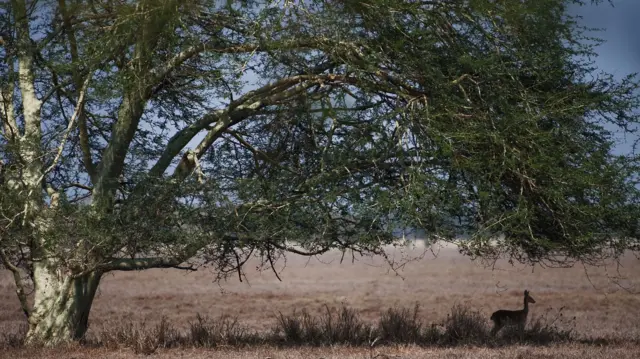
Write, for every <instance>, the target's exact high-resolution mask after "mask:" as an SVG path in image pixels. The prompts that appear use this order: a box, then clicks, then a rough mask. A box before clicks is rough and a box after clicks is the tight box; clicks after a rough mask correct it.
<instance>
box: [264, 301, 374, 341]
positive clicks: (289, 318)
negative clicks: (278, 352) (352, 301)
mask: <svg viewBox="0 0 640 359" xmlns="http://www.w3.org/2000/svg"><path fill="white" fill-rule="evenodd" d="M334 313H335V314H334ZM370 332H371V329H370V328H369V327H368V326H366V325H365V324H364V323H363V321H362V320H361V319H359V318H358V315H357V313H356V312H355V311H354V310H352V309H349V308H347V307H345V306H343V307H342V308H340V309H339V310H336V311H333V310H331V309H330V308H329V307H328V306H325V311H324V312H323V314H321V315H319V316H317V317H315V316H312V315H310V314H309V313H308V312H307V311H305V310H303V311H301V312H296V311H294V312H293V313H292V314H289V315H286V314H283V313H282V312H279V313H278V316H277V321H276V325H275V326H274V328H273V337H274V338H279V339H280V340H281V342H282V343H283V344H285V345H333V344H349V345H362V344H363V343H365V342H366V341H367V339H368V338H369V336H370V334H369V333H370ZM276 340H277V339H276Z"/></svg>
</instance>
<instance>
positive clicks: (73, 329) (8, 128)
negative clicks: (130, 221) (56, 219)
mask: <svg viewBox="0 0 640 359" xmlns="http://www.w3.org/2000/svg"><path fill="white" fill-rule="evenodd" d="M12 7H13V10H14V15H15V24H16V34H17V38H16V44H15V45H16V46H15V48H16V49H18V51H17V53H16V56H17V57H16V58H17V62H18V79H17V80H18V88H19V90H20V98H21V100H22V115H23V122H24V132H23V133H22V134H20V133H18V131H17V126H16V125H15V120H14V115H13V111H15V109H14V108H13V107H12V106H11V100H12V98H13V94H12V91H13V89H11V88H10V87H7V88H6V89H5V90H3V94H2V95H3V105H4V106H3V120H4V121H3V122H4V123H3V125H4V126H3V127H4V131H5V135H6V134H8V135H9V136H10V139H11V140H12V141H13V142H14V144H15V146H14V147H13V148H14V150H15V153H16V154H17V155H18V157H19V161H18V162H19V163H18V165H20V166H21V171H19V172H20V175H21V178H20V179H21V180H20V181H16V185H15V186H13V187H12V190H14V191H20V192H22V194H23V198H24V202H23V205H24V210H23V211H22V214H21V220H22V222H23V225H24V226H25V227H26V228H30V230H31V231H32V237H33V240H32V241H31V242H30V248H29V250H30V256H31V259H32V261H33V264H32V268H31V269H32V272H33V277H32V279H33V285H34V304H33V309H32V310H28V308H23V309H24V311H25V314H26V315H28V317H29V318H28V321H29V330H28V332H27V337H26V341H27V343H36V342H41V343H45V344H53V343H56V342H58V341H66V340H68V339H69V338H81V337H82V336H83V335H84V334H85V332H86V329H87V323H88V315H89V310H90V308H91V303H92V301H93V297H94V295H95V292H96V289H97V287H98V283H99V281H100V276H101V275H100V273H99V272H90V273H86V274H82V275H73V274H72V273H71V272H70V271H69V270H66V269H64V268H65V267H64V264H63V263H62V262H61V261H60V260H59V259H58V258H57V257H56V256H55V255H54V253H53V251H51V250H50V249H49V248H51V247H53V248H55V244H52V243H49V241H48V238H49V236H48V234H49V233H48V229H49V227H50V225H51V222H50V220H51V219H50V217H49V214H50V213H51V211H53V210H55V208H52V207H54V206H55V204H56V201H54V200H53V197H52V202H51V206H50V207H49V208H47V206H45V203H44V199H43V191H42V185H43V180H44V178H45V175H46V171H47V170H45V169H44V168H43V162H42V147H41V146H42V143H41V140H42V129H41V114H40V111H41V106H42V102H41V100H40V99H38V96H37V94H36V89H35V85H34V84H35V75H34V74H35V73H34V67H33V58H34V50H33V44H32V42H31V38H30V33H29V21H28V12H27V6H26V3H25V1H24V0H13V1H12ZM85 90H86V82H85V84H84V86H83V88H82V89H81V90H80V95H79V96H80V98H79V101H78V106H79V108H77V109H76V111H75V113H74V116H73V118H72V122H71V123H70V124H69V129H68V130H67V131H66V134H65V136H68V135H69V132H70V130H71V126H72V125H73V123H74V121H75V119H76V118H77V117H78V114H79V113H78V112H79V110H80V107H81V106H82V103H83V96H84V91H85ZM65 140H66V137H65V139H63V140H62V144H61V145H60V146H64V143H65ZM59 150H60V149H59ZM60 154H61V151H58V153H57V156H56V158H55V159H54V164H52V165H51V166H50V168H53V166H54V165H55V161H57V160H58V159H59V157H60ZM3 262H5V263H6V265H7V266H8V267H9V268H10V269H11V267H12V265H11V263H9V259H8V257H7V256H6V255H4V253H3ZM14 267H15V266H14ZM14 269H16V271H17V268H14ZM14 276H18V278H19V274H18V273H17V272H15V273H14ZM16 285H17V286H18V293H19V294H20V293H23V292H24V284H23V283H22V281H19V280H16Z"/></svg>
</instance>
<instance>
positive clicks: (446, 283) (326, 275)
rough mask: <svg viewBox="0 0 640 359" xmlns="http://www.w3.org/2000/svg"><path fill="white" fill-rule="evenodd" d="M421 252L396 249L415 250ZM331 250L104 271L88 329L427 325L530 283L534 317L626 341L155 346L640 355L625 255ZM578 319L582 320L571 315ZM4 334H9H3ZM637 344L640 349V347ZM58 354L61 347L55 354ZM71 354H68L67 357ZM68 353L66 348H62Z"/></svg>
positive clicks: (0, 288)
mask: <svg viewBox="0 0 640 359" xmlns="http://www.w3.org/2000/svg"><path fill="white" fill-rule="evenodd" d="M423 251H424V248H420V247H418V248H414V249H411V250H404V251H403V253H400V252H399V251H397V250H396V251H394V252H390V253H391V255H394V256H395V258H396V259H399V258H400V257H401V256H405V257H406V256H410V257H417V256H418V255H419V254H421V253H422V252H423ZM339 261H340V255H339V254H337V253H331V254H327V255H324V256H322V257H320V258H312V259H308V258H302V257H294V256H290V257H289V258H288V260H287V262H286V263H284V262H280V267H279V268H278V269H282V267H283V266H284V267H285V268H284V270H283V271H282V272H281V273H280V275H281V278H282V282H279V281H278V279H277V278H276V277H275V275H274V274H273V273H272V272H271V271H263V272H260V271H259V270H257V268H256V266H255V264H254V265H252V266H249V267H247V271H246V272H247V278H246V280H243V282H240V281H238V278H237V277H236V278H231V279H230V280H229V281H227V282H224V283H220V284H218V283H214V282H213V281H212V279H213V274H212V273H211V272H210V271H209V270H206V269H205V270H200V271H198V272H185V271H179V270H150V271H143V272H126V273H115V274H110V275H108V276H106V277H105V278H104V280H103V282H102V284H101V287H100V289H99V292H98V294H97V297H96V300H95V304H94V308H93V311H92V313H91V319H90V323H91V324H90V325H91V326H90V330H89V331H90V333H91V332H93V333H97V332H99V331H101V330H108V329H109V328H112V327H114V326H118V325H121V324H122V323H125V322H133V323H142V322H146V323H147V324H149V325H154V324H156V323H158V322H159V321H160V320H161V318H162V317H166V318H167V319H168V320H169V322H171V323H172V324H173V325H175V326H176V327H178V328H184V327H187V326H188V323H189V322H193V321H194V320H195V318H196V315H197V314H201V315H205V316H209V317H214V318H215V317H219V316H220V315H223V314H227V315H232V316H237V317H238V319H239V321H240V322H241V323H243V324H244V325H246V326H248V327H250V328H252V329H255V330H260V331H265V330H270V329H271V328H273V326H274V322H275V317H276V315H277V314H278V312H283V313H290V312H292V311H293V310H294V309H298V310H301V309H306V310H308V311H310V312H311V313H314V312H320V311H322V310H324V306H325V305H328V306H341V305H346V306H348V307H349V308H352V309H354V310H356V311H357V312H358V313H359V314H360V315H361V317H362V318H363V319H365V320H376V319H377V318H378V317H379V315H380V312H381V311H383V310H385V309H387V308H389V307H413V306H414V305H415V304H416V303H417V304H419V305H420V316H421V317H422V319H423V320H424V321H425V322H426V323H432V322H439V321H441V320H442V319H444V318H446V316H447V313H449V312H450V310H451V307H452V306H453V305H454V304H463V305H467V306H469V307H471V308H473V309H476V310H479V311H480V312H481V313H483V314H485V315H486V318H487V322H489V319H488V318H489V316H490V315H491V312H493V311H494V310H497V309H519V308H521V307H522V296H523V291H524V290H525V289H528V290H529V291H530V292H531V296H532V297H533V298H535V300H536V304H532V305H531V307H530V316H532V317H536V316H541V315H553V314H554V313H557V311H558V310H560V308H563V310H562V313H563V317H562V318H561V322H562V323H561V325H567V326H572V327H575V330H576V332H577V333H578V334H579V336H581V337H583V338H613V339H619V340H618V343H617V344H609V345H606V346H597V345H594V344H580V343H571V344H563V345H552V346H546V347H529V346H509V347H503V348H499V349H494V348H482V347H480V348H451V349H444V348H418V347H411V346H408V347H407V346H402V347H376V348H374V351H370V350H369V349H366V348H333V349H328V348H325V349H314V348H305V349H275V348H271V347H256V348H247V349H233V348H226V349H225V348H218V349H215V350H213V351H210V350H204V349H184V350H183V349H167V350H159V351H158V352H156V353H155V355H156V356H157V357H159V358H165V357H166V358H172V357H181V358H205V357H207V358H254V357H255V358H258V357H260V358H266V357H272V358H298V357H305V358H321V357H323V358H368V357H371V356H375V355H377V354H385V355H388V356H389V357H394V356H395V357H401V358H426V357H434V356H435V357H443V358H467V357H469V358H472V357H473V358H494V357H495V358H498V357H522V358H552V357H556V356H558V355H561V356H562V357H567V358H581V359H587V358H600V357H616V358H619V359H622V358H635V357H640V346H638V345H637V343H638V342H639V341H640V320H639V315H640V295H638V294H636V293H637V292H638V291H640V276H639V275H638V274H640V260H638V259H636V258H635V257H633V256H626V257H625V258H623V259H622V261H621V263H620V266H616V265H613V264H612V265H609V266H608V267H606V268H594V267H584V266H582V265H576V266H574V267H572V268H562V269H559V268H553V269H549V268H545V269H542V268H540V267H534V268H532V267H530V266H529V267H527V266H522V265H515V266H512V265H511V264H509V263H507V262H506V261H505V262H498V263H497V264H496V265H495V266H492V267H486V266H485V265H484V264H483V263H480V262H474V261H471V260H470V259H468V258H466V257H463V256H462V255H460V254H458V252H457V250H456V249H455V248H451V247H442V248H440V247H437V248H435V249H434V253H431V252H427V254H426V255H425V257H424V258H422V259H419V260H416V261H412V262H409V263H408V264H407V265H406V266H404V267H403V268H402V270H400V271H398V273H394V272H393V271H390V270H389V267H388V266H387V265H386V264H385V263H384V262H383V261H382V260H381V259H380V258H375V259H370V258H359V257H356V261H355V262H352V261H351V257H350V256H347V257H346V258H345V260H344V261H343V263H339ZM14 288H15V287H14V285H13V283H12V278H11V276H10V275H9V274H8V273H1V272H0V333H9V332H14V331H15V330H16V328H18V327H19V326H21V325H24V317H23V315H22V312H21V311H20V309H19V304H18V300H17V298H16V296H15V289H14ZM574 317H575V319H574ZM0 339H1V338H0ZM634 343H635V344H634ZM59 350H61V349H59ZM67 350H68V351H71V352H72V354H73V357H74V358H89V357H92V356H96V355H97V356H99V357H105V358H107V357H108V358H129V357H133V356H135V355H136V354H135V353H133V352H132V351H131V350H127V349H118V350H108V349H105V348H86V347H83V348H69V349H67ZM59 354H60V353H57V352H56V351H55V350H53V351H44V352H42V351H37V350H35V349H30V350H27V349H12V350H9V351H3V352H2V353H0V357H2V356H3V355H9V356H10V357H12V358H28V357H42V358H47V357H51V358H53V357H58V356H59ZM67 354H69V353H67ZM65 355H66V354H65Z"/></svg>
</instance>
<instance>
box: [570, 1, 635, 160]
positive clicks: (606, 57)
mask: <svg viewBox="0 0 640 359" xmlns="http://www.w3.org/2000/svg"><path fill="white" fill-rule="evenodd" d="M612 3H613V6H612V5H611V4H609V3H607V2H606V1H605V2H603V3H601V4H599V5H587V6H581V7H576V8H574V9H572V13H573V14H576V15H580V16H582V17H583V19H582V23H583V24H584V25H586V26H588V27H592V28H600V29H603V31H599V32H596V33H593V34H594V35H596V36H597V37H599V38H601V39H603V40H605V41H606V42H605V43H604V44H602V45H600V46H599V47H598V48H597V52H598V57H597V58H595V62H596V65H597V66H598V68H599V69H600V70H603V71H605V72H608V73H610V74H612V75H614V76H616V77H617V78H622V77H624V76H626V75H628V74H631V73H636V72H638V73H640V36H638V35H639V34H640V0H613V1H612ZM632 142H633V138H627V140H626V142H622V143H620V144H619V145H618V146H617V148H616V150H617V151H616V152H619V153H629V152H630V151H631V145H632Z"/></svg>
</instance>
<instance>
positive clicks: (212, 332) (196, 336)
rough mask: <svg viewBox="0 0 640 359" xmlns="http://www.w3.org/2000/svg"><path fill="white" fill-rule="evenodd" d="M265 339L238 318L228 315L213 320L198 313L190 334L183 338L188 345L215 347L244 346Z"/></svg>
mask: <svg viewBox="0 0 640 359" xmlns="http://www.w3.org/2000/svg"><path fill="white" fill-rule="evenodd" d="M263 340H264V339H263V338H262V337H261V336H260V335H259V334H258V333H255V332H251V331H250V330H249V329H247V328H246V327H245V326H243V325H242V324H240V322H239V321H238V318H235V317H231V316H228V315H223V316H220V317H219V318H218V319H217V320H211V319H210V318H208V317H206V316H201V315H200V314H198V315H197V316H196V321H195V322H191V323H189V334H188V336H187V337H186V338H185V339H183V342H186V344H187V345H188V346H195V347H206V348H213V347H216V346H219V345H232V346H243V345H250V344H260V343H261V342H262V341H263Z"/></svg>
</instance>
